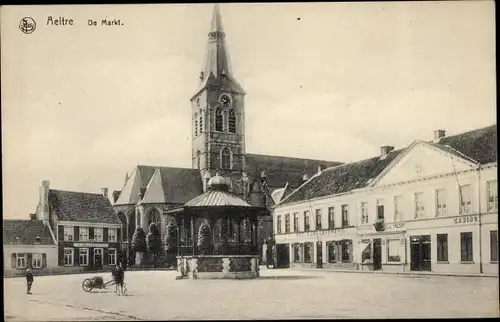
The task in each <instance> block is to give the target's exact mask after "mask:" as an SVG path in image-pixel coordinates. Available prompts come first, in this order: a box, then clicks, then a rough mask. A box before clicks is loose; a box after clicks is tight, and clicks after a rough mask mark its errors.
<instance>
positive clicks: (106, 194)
mask: <svg viewBox="0 0 500 322" xmlns="http://www.w3.org/2000/svg"><path fill="white" fill-rule="evenodd" d="M101 191H102V195H103V196H104V197H106V198H107V197H108V188H101Z"/></svg>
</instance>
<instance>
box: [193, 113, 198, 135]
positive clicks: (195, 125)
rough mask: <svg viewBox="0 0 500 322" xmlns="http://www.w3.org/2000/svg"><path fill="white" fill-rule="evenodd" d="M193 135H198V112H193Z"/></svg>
mask: <svg viewBox="0 0 500 322" xmlns="http://www.w3.org/2000/svg"><path fill="white" fill-rule="evenodd" d="M194 136H198V113H194Z"/></svg>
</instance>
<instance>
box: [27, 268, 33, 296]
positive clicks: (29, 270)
mask: <svg viewBox="0 0 500 322" xmlns="http://www.w3.org/2000/svg"><path fill="white" fill-rule="evenodd" d="M33 281H34V278H33V273H31V269H29V268H28V269H27V270H26V285H27V290H26V294H31V292H30V291H31V285H32V284H33Z"/></svg>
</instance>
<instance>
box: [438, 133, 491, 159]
mask: <svg viewBox="0 0 500 322" xmlns="http://www.w3.org/2000/svg"><path fill="white" fill-rule="evenodd" d="M434 145H435V146H436V145H438V146H441V147H444V148H448V147H449V148H452V149H454V150H455V151H457V152H459V153H460V154H461V155H460V156H461V157H464V156H466V157H468V158H470V159H472V160H474V161H476V162H477V163H479V164H486V163H491V162H496V161H497V126H496V124H495V125H492V126H488V127H485V128H481V129H477V130H473V131H469V132H465V133H461V134H457V135H454V136H449V137H444V138H442V139H441V140H439V144H434Z"/></svg>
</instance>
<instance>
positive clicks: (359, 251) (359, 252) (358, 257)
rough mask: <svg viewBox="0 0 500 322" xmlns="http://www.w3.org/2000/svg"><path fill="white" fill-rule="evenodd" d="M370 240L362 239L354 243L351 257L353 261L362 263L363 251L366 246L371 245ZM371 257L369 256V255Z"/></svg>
mask: <svg viewBox="0 0 500 322" xmlns="http://www.w3.org/2000/svg"><path fill="white" fill-rule="evenodd" d="M371 245H372V241H371V240H370V239H363V240H361V242H360V243H359V244H358V245H356V247H355V249H354V253H353V257H354V258H353V259H354V262H356V263H362V262H363V261H362V260H363V252H364V251H365V250H366V249H367V248H368V247H371ZM370 257H371V256H370Z"/></svg>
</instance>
